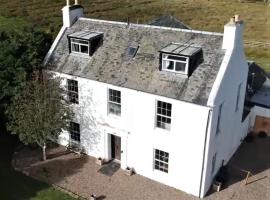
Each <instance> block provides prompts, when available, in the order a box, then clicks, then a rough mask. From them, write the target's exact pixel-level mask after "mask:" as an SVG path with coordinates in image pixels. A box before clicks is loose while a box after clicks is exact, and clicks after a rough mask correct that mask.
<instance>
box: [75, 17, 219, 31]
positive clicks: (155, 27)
mask: <svg viewBox="0 0 270 200" xmlns="http://www.w3.org/2000/svg"><path fill="white" fill-rule="evenodd" d="M78 20H87V21H93V22H102V23H110V24H118V25H125V26H127V25H128V24H127V23H126V22H117V21H110V20H103V19H92V18H86V17H80V18H79V19H78ZM129 26H130V27H140V28H152V29H162V30H171V31H179V32H186V33H198V34H204V35H215V36H223V33H218V32H210V31H200V30H194V29H181V28H171V27H163V26H154V25H147V24H134V23H130V24H129Z"/></svg>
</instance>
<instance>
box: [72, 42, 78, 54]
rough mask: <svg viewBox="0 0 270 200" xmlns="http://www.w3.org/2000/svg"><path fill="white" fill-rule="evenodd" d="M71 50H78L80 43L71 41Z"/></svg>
mask: <svg viewBox="0 0 270 200" xmlns="http://www.w3.org/2000/svg"><path fill="white" fill-rule="evenodd" d="M71 51H74V52H80V45H78V44H74V43H71Z"/></svg>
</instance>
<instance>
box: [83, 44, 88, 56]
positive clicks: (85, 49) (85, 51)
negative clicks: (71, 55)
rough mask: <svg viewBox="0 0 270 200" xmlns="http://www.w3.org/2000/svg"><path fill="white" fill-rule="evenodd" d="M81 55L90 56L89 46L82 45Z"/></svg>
mask: <svg viewBox="0 0 270 200" xmlns="http://www.w3.org/2000/svg"><path fill="white" fill-rule="evenodd" d="M81 53H85V54H88V53H89V52H88V46H84V45H81Z"/></svg>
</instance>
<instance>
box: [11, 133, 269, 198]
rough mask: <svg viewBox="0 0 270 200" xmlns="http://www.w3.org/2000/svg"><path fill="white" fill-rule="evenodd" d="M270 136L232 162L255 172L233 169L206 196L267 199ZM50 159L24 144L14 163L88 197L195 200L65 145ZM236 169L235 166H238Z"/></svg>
mask: <svg viewBox="0 0 270 200" xmlns="http://www.w3.org/2000/svg"><path fill="white" fill-rule="evenodd" d="M269 153H270V138H264V139H261V138H257V139H256V140H255V141H253V142H252V143H244V144H243V145H242V146H241V148H240V149H239V150H238V152H237V154H236V155H235V156H234V158H233V159H232V163H231V164H232V166H234V167H237V168H241V169H246V170H251V171H252V173H253V174H254V176H252V177H251V178H250V179H249V184H248V185H246V186H245V185H244V184H243V178H244V175H245V174H241V173H240V172H239V173H238V172H237V170H235V172H234V176H233V177H231V179H230V182H229V184H228V186H227V187H226V188H225V189H223V190H222V191H221V192H219V193H212V194H209V195H208V196H207V197H206V198H205V199H207V200H212V199H221V200H222V199H224V200H225V199H226V200H227V199H239V200H254V199H256V200H265V199H268V198H269V196H270V179H269V177H270V157H269ZM48 155H49V157H50V159H49V160H48V161H46V162H41V161H39V158H40V153H39V152H38V151H36V150H35V151H33V150H30V149H26V148H24V149H23V150H20V151H19V152H18V153H16V154H15V157H14V158H15V159H14V162H13V165H14V166H15V167H16V168H19V169H21V170H24V171H25V172H26V173H28V174H29V175H30V176H33V177H35V178H38V179H41V180H43V181H46V182H48V183H51V184H55V185H58V186H60V187H63V188H66V189H67V190H69V191H72V192H74V193H77V194H79V195H80V196H83V197H86V198H88V197H89V196H90V195H91V194H92V193H94V194H96V195H97V196H98V200H102V199H106V200H127V199H129V200H165V199H166V200H193V199H194V200H195V199H198V198H196V197H193V196H191V195H188V194H186V193H184V192H181V191H178V190H176V189H174V188H171V187H167V186H165V185H163V184H160V183H157V182H155V181H152V180H150V179H148V178H145V177H143V176H140V175H133V176H127V175H126V174H125V172H124V171H123V170H121V169H119V170H118V171H117V172H115V173H114V174H113V175H112V176H106V175H103V174H102V173H99V172H98V171H99V170H100V166H98V165H97V164H96V162H95V159H94V158H92V157H89V156H82V157H80V156H79V155H76V154H74V153H68V152H66V151H65V150H64V148H63V147H57V148H52V149H50V150H49V153H48ZM235 169H236V168H235Z"/></svg>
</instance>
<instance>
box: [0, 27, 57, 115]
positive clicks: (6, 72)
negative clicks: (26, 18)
mask: <svg viewBox="0 0 270 200" xmlns="http://www.w3.org/2000/svg"><path fill="white" fill-rule="evenodd" d="M51 41H52V40H51V37H50V36H49V35H48V34H46V33H44V32H42V31H38V30H34V29H31V28H24V29H22V30H16V31H14V30H13V31H0V115H1V116H2V115H3V113H4V110H5V109H6V106H7V105H8V104H9V103H10V100H11V99H12V97H13V96H14V95H15V94H16V93H17V92H18V90H19V89H20V87H22V86H23V85H24V84H25V81H26V80H27V79H28V78H29V74H31V72H32V71H33V69H34V68H35V66H40V65H41V63H42V60H43V58H44V56H45V55H46V52H47V51H48V49H49V47H50V44H51Z"/></svg>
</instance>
